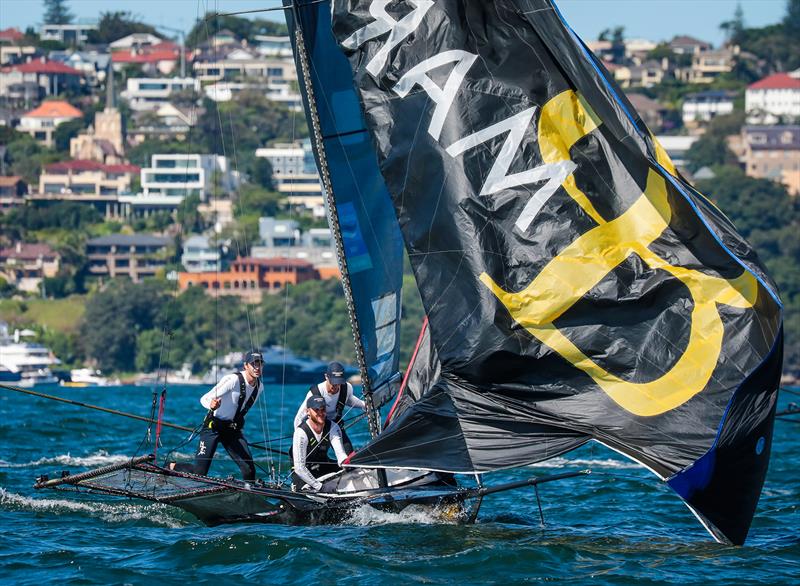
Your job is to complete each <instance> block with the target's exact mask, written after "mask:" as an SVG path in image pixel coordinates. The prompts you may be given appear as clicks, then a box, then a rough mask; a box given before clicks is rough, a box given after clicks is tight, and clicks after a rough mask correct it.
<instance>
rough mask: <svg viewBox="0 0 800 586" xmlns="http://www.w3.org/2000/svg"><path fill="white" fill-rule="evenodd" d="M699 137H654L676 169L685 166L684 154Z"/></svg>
mask: <svg viewBox="0 0 800 586" xmlns="http://www.w3.org/2000/svg"><path fill="white" fill-rule="evenodd" d="M698 138H700V137H699V136H668V135H665V136H656V139H657V140H658V142H659V143H661V146H662V147H664V150H665V151H667V154H668V155H669V158H670V159H672V162H673V163H675V165H676V166H678V167H683V166H684V165H686V153H687V151H688V150H689V149H690V148H691V146H692V145H693V144H694V143H695V142H697V139H698Z"/></svg>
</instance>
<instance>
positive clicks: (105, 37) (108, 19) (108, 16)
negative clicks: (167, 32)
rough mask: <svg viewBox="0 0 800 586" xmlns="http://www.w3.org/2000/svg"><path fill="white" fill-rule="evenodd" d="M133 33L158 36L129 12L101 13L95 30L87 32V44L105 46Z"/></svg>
mask: <svg viewBox="0 0 800 586" xmlns="http://www.w3.org/2000/svg"><path fill="white" fill-rule="evenodd" d="M133 33H150V34H152V35H157V36H160V35H158V33H157V32H156V29H155V28H153V27H152V26H150V25H149V24H145V23H143V22H141V21H140V20H138V18H136V17H134V16H133V14H131V13H130V12H125V11H122V10H120V11H114V12H110V11H109V12H103V13H102V14H101V15H100V20H99V21H98V22H97V29H96V30H92V31H89V34H88V38H89V42H90V43H93V44H107V43H111V42H113V41H116V40H118V39H121V38H122V37H126V36H128V35H130V34H133Z"/></svg>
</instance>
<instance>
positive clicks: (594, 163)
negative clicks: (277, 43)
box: [295, 0, 782, 543]
mask: <svg viewBox="0 0 800 586" xmlns="http://www.w3.org/2000/svg"><path fill="white" fill-rule="evenodd" d="M295 4H296V5H297V9H296V13H299V14H312V13H313V15H314V17H313V23H311V24H313V26H309V27H305V28H304V32H305V35H306V42H307V43H309V46H311V47H315V46H316V47H318V49H319V53H323V52H324V51H325V49H323V47H325V43H326V42H328V41H326V39H329V37H330V29H329V28H327V27H328V24H327V22H326V20H327V14H332V30H333V34H334V36H335V38H336V40H337V41H338V43H339V45H340V47H341V49H342V50H343V51H344V53H345V54H346V55H347V56H348V58H349V62H350V68H351V72H352V74H353V77H352V79H353V80H354V81H353V83H354V85H355V88H356V89H357V94H358V96H359V100H360V108H361V110H362V112H363V114H364V120H365V121H366V127H365V128H366V129H367V130H368V132H369V135H370V136H371V141H370V144H371V145H374V149H375V152H376V153H377V161H378V164H379V166H380V172H381V174H382V177H383V180H384V181H385V185H386V187H387V188H388V194H389V197H390V198H391V204H392V207H393V213H394V217H391V212H390V219H391V221H393V222H397V224H398V225H399V227H400V230H401V232H402V236H403V238H404V241H405V246H406V249H407V251H408V254H409V257H410V259H411V263H412V266H413V270H414V274H415V277H416V280H417V284H418V287H419V290H420V294H421V296H422V301H423V304H424V306H425V310H426V313H427V315H428V317H429V320H430V324H429V328H430V342H431V344H432V350H433V351H434V352H435V356H437V357H438V367H439V368H440V372H439V373H438V377H436V379H435V384H433V386H431V387H430V388H428V389H425V390H424V392H422V394H421V397H420V398H419V400H418V401H416V402H415V403H413V404H412V405H410V406H409V405H405V406H404V407H405V410H404V411H403V412H402V413H401V414H400V415H399V416H397V417H393V418H392V420H391V422H390V424H389V426H388V427H387V429H386V430H385V432H384V433H383V434H381V435H380V437H379V438H378V439H376V440H375V441H373V442H372V443H371V444H370V445H368V446H367V447H366V448H364V449H362V450H361V451H359V452H358V453H357V454H356V455H355V456H354V457H353V458H352V460H351V464H353V465H356V466H364V467H407V468H419V469H432V470H442V471H450V472H485V471H489V470H496V469H500V468H507V467H512V466H520V465H525V464H529V463H532V462H536V461H540V460H544V459H547V458H550V457H553V456H556V455H558V454H561V453H564V452H566V451H568V450H571V449H573V448H575V447H577V446H579V445H581V444H583V443H584V442H586V441H588V440H596V441H599V442H602V443H603V444H605V445H607V446H609V447H610V448H612V449H614V450H617V451H619V452H621V453H623V454H625V455H626V456H628V457H630V458H632V459H634V460H636V461H637V462H640V463H641V464H643V465H645V466H647V467H648V468H649V469H650V470H652V471H653V472H654V473H655V474H657V475H658V476H659V477H660V478H662V479H664V480H666V481H667V482H668V483H669V484H670V486H671V487H672V488H673V489H674V490H675V491H676V492H677V493H678V494H679V495H680V496H681V497H682V498H683V500H684V501H685V502H686V503H687V504H688V505H689V507H690V508H691V509H692V511H693V512H694V513H695V514H696V515H697V516H698V518H699V519H700V520H701V522H702V523H703V524H704V525H705V526H706V528H707V529H708V530H709V531H710V532H711V534H712V535H713V536H714V537H715V538H716V539H718V540H720V541H730V542H733V543H742V542H744V539H745V537H746V535H747V532H748V529H749V526H750V522H751V520H752V516H753V514H754V511H755V507H756V504H757V502H758V497H759V494H760V491H761V486H762V484H763V481H764V476H765V474H766V470H767V465H768V460H769V453H770V443H771V438H772V424H773V415H774V407H775V398H776V390H777V385H778V379H779V375H780V369H781V360H782V358H781V353H782V337H781V331H782V329H781V304H780V301H779V299H778V297H777V294H776V287H775V285H774V283H773V282H772V280H771V279H770V278H769V276H768V275H767V274H766V273H765V271H764V269H763V267H762V266H761V265H760V264H759V261H758V259H757V257H756V255H755V253H754V252H753V249H752V248H751V247H750V245H749V244H748V243H747V242H745V241H744V240H743V239H742V238H741V237H740V236H739V235H738V234H737V233H736V231H735V229H734V227H733V226H732V225H731V224H730V222H729V221H728V220H727V219H726V218H725V216H724V215H723V214H722V213H721V212H720V211H719V210H717V209H716V208H715V207H714V205H713V204H712V203H711V202H710V201H709V200H707V199H706V198H705V197H704V196H702V195H701V194H699V193H698V192H696V191H695V190H694V189H693V188H692V187H691V186H690V185H689V184H688V183H687V182H686V181H685V180H684V179H683V178H682V177H681V176H680V175H679V174H678V173H677V171H676V170H675V168H674V166H673V164H672V162H671V161H670V160H669V157H668V156H667V155H666V153H665V151H664V150H663V149H662V148H661V147H660V145H659V144H658V142H657V140H656V139H655V137H653V136H652V135H651V133H650V132H649V131H648V129H647V128H646V127H645V125H644V124H643V123H642V121H641V119H640V118H639V116H638V115H637V113H636V112H635V110H634V109H633V107H632V106H631V104H630V103H629V102H628V101H627V99H626V98H625V96H624V95H623V93H622V92H621V91H620V90H619V88H617V86H616V85H615V83H614V82H613V81H612V80H611V79H610V77H609V76H608V74H607V72H606V71H605V70H604V68H603V67H602V65H601V64H600V63H599V62H598V61H597V60H596V59H595V58H594V56H593V55H592V54H591V53H590V52H589V51H588V50H587V49H586V47H585V46H584V45H583V43H582V42H581V40H580V39H579V38H578V37H577V36H576V35H575V34H574V33H573V32H572V31H571V29H570V28H569V27H568V25H567V24H566V23H565V22H564V20H563V19H562V18H561V16H560V14H559V13H558V11H557V9H556V7H555V6H554V5H553V4H552V3H551V2H549V1H548V0H496V1H494V2H483V1H472V2H464V1H457V0H437V1H435V2H434V1H432V0H409V1H408V2H390V1H389V0H373V1H369V0H334V2H333V6H332V8H331V12H330V13H328V12H327V11H328V3H319V2H312V1H309V2H303V1H302V0H295ZM304 4H305V5H306V6H304ZM327 50H328V51H333V47H328V49H327ZM329 57H330V56H328V58H329ZM325 62H326V61H325V60H324V59H323V60H322V61H320V63H325ZM339 81H340V83H341V80H339ZM346 85H347V84H346V83H344V86H345V89H346ZM334 115H335V110H334ZM361 130H362V129H359V130H358V133H359V136H360V135H361ZM323 138H324V137H323ZM318 146H321V148H322V149H323V150H324V149H328V148H330V146H329V145H328V144H327V143H324V141H323V143H320V142H319V141H318ZM383 213H386V209H385V208H384V210H383Z"/></svg>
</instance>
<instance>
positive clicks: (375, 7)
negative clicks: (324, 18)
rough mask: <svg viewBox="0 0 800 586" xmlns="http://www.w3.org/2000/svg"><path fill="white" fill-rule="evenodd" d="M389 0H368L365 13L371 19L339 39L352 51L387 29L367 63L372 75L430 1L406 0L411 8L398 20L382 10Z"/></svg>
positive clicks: (407, 33) (410, 30)
mask: <svg viewBox="0 0 800 586" xmlns="http://www.w3.org/2000/svg"><path fill="white" fill-rule="evenodd" d="M390 2H391V0H375V1H374V2H372V4H370V5H369V13H370V15H371V16H372V17H373V18H374V19H375V20H374V21H373V22H371V23H369V24H368V25H366V26H365V27H363V28H360V29H358V30H357V31H356V32H354V33H353V34H352V35H350V36H349V37H347V38H346V39H345V40H344V41H343V42H342V46H343V47H345V48H346V49H351V50H355V49H358V48H359V47H360V46H361V45H363V44H364V43H366V42H367V41H371V40H372V39H376V38H378V37H380V36H382V35H385V34H386V33H388V32H390V31H391V33H390V34H389V38H387V39H386V43H384V45H383V46H382V47H381V48H380V49H379V50H378V52H377V53H375V55H373V57H372V59H370V61H369V63H367V71H369V73H370V74H371V75H373V76H377V75H378V73H379V72H380V71H381V69H383V67H384V65H386V60H387V59H388V58H389V52H390V51H391V50H392V49H394V48H395V47H396V46H397V45H399V44H400V43H402V42H403V40H404V39H405V38H406V37H408V35H410V34H411V33H413V32H414V31H415V30H416V28H417V27H418V26H419V25H420V23H421V22H422V19H423V18H424V17H425V13H426V12H428V10H430V8H431V7H432V6H433V0H409V4H411V5H412V6H413V7H414V9H413V10H412V11H411V12H409V13H408V14H406V15H405V16H404V17H403V18H401V19H400V20H395V19H394V18H392V17H391V16H390V15H389V13H388V12H386V7H387V6H388V5H389V4H390Z"/></svg>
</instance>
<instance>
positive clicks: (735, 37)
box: [719, 3, 745, 45]
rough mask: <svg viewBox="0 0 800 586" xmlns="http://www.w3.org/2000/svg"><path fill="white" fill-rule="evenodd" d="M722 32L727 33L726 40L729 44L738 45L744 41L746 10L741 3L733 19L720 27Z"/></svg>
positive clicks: (738, 4) (737, 6) (737, 5)
mask: <svg viewBox="0 0 800 586" xmlns="http://www.w3.org/2000/svg"><path fill="white" fill-rule="evenodd" d="M719 28H720V29H721V30H722V32H724V33H725V39H726V41H727V42H728V43H729V44H732V45H736V44H738V43H739V41H741V39H742V33H743V32H744V28H745V27H744V10H742V5H741V4H740V3H737V4H736V10H735V11H734V13H733V19H732V20H727V21H725V22H723V23H722V24H720V25H719Z"/></svg>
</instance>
